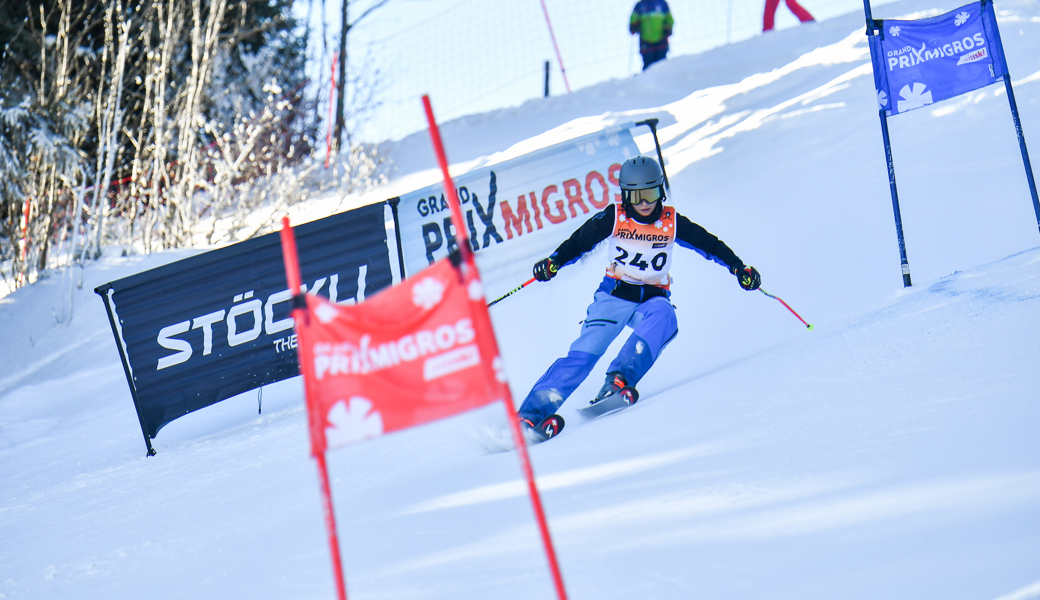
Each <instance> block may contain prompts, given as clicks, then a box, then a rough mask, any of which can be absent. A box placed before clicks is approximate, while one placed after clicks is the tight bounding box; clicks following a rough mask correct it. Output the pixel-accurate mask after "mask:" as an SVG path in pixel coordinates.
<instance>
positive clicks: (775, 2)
mask: <svg viewBox="0 0 1040 600" xmlns="http://www.w3.org/2000/svg"><path fill="white" fill-rule="evenodd" d="M784 1H785V2H786V3H787V8H789V9H791V12H793V13H794V16H796V17H798V20H799V21H801V22H802V23H805V22H806V21H815V20H816V19H814V18H813V16H812V15H811V14H809V11H807V10H805V9H804V8H802V5H801V4H798V0H784ZM779 6H780V0H766V14H765V16H764V17H762V31H763V32H765V31H772V30H773V19H774V18H775V17H776V9H777V8H778V7H779Z"/></svg>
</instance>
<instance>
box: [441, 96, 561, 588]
mask: <svg viewBox="0 0 1040 600" xmlns="http://www.w3.org/2000/svg"><path fill="white" fill-rule="evenodd" d="M423 107H424V108H425V109H426V120H427V122H429V124H430V140H431V141H432V142H433V149H434V152H435V153H436V154H437V163H438V164H439V165H440V167H441V173H443V174H444V195H445V196H447V198H448V204H449V205H450V206H451V214H452V221H454V225H455V231H456V232H457V233H458V235H457V239H456V244H457V245H458V247H459V251H460V252H462V255H463V256H467V255H468V258H467V259H466V260H470V261H472V260H473V257H472V254H473V253H472V250H470V246H469V242H468V241H467V240H466V229H465V226H464V225H463V223H464V221H463V220H462V208H461V205H460V204H459V198H458V195H457V194H456V193H455V183H454V182H453V181H452V180H451V174H450V173H449V172H448V157H447V155H446V154H445V153H444V144H443V143H442V142H441V132H440V128H438V127H437V121H436V119H434V117H433V106H432V105H431V104H430V97H429V96H423ZM474 266H475V265H474ZM481 318H482V320H485V321H486V322H487V323H488V325H490V322H491V321H490V316H489V315H488V312H487V307H484V308H483V315H481ZM506 393H507V396H506V397H505V398H503V399H502V402H503V404H504V405H505V407H506V420H507V421H509V423H510V425H511V426H512V431H513V440H514V442H515V443H516V452H517V457H518V458H519V459H520V468H521V470H522V471H523V472H524V477H525V478H526V479H527V489H528V491H530V496H531V504H532V505H533V506H534V514H535V518H536V519H537V521H538V530H539V531H540V532H541V534H542V543H543V544H544V545H545V556H546V558H547V559H548V560H549V570H550V571H551V572H552V578H553V585H554V586H555V587H556V596H557V598H559V600H567V591H566V590H565V589H564V587H563V576H562V575H560V566H559V564H557V562H556V551H555V550H554V549H553V543H552V537H551V536H550V535H549V525H548V523H547V522H546V520H545V512H544V511H543V510H542V499H541V497H540V496H539V495H538V486H537V485H535V481H534V471H533V470H532V469H531V461H530V459H529V458H528V456H527V445H526V444H525V443H524V436H523V433H522V432H521V431H520V422H519V421H518V420H517V418H516V415H514V414H513V401H512V398H510V397H509V396H508V389H507V390H506Z"/></svg>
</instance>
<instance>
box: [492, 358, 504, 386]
mask: <svg viewBox="0 0 1040 600" xmlns="http://www.w3.org/2000/svg"><path fill="white" fill-rule="evenodd" d="M491 367H492V368H493V369H495V379H496V380H498V382H499V383H505V382H506V380H507V379H508V377H507V376H506V363H505V361H504V360H502V357H501V356H496V357H495V360H493V361H491Z"/></svg>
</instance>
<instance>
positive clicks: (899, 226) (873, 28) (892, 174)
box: [863, 0, 1040, 287]
mask: <svg viewBox="0 0 1040 600" xmlns="http://www.w3.org/2000/svg"><path fill="white" fill-rule="evenodd" d="M863 11H864V14H865V15H866V18H867V37H870V36H873V35H875V34H876V32H877V29H878V24H877V22H875V21H874V17H873V16H872V15H871V12H870V0H863ZM878 115H879V116H880V117H881V137H882V139H883V140H884V142H885V162H886V164H887V165H888V187H889V189H890V190H891V192H892V213H893V214H894V215H895V219H896V240H897V241H898V243H899V267H900V270H901V271H902V272H903V287H910V286H911V285H912V283H911V281H910V262H909V261H907V259H906V240H905V239H904V238H903V217H902V215H901V214H900V212H899V191H898V190H897V189H896V166H895V162H894V161H893V160H892V144H891V142H890V141H889V137H888V115H887V114H886V111H885V109H884V108H880V109H879V110H878ZM1037 215H1038V219H1040V212H1038V213H1037Z"/></svg>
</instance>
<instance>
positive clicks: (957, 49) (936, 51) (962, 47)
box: [887, 31, 988, 71]
mask: <svg viewBox="0 0 1040 600" xmlns="http://www.w3.org/2000/svg"><path fill="white" fill-rule="evenodd" d="M985 45H986V38H985V36H983V35H982V32H981V31H980V32H978V33H976V34H975V35H973V36H971V37H965V38H964V39H962V40H955V41H953V42H950V43H949V44H943V45H942V46H937V47H935V48H933V49H928V47H927V44H924V43H922V44H921V48H920V49H917V48H914V47H911V46H905V47H903V48H900V49H898V50H889V51H888V53H887V56H888V70H889V71H894V70H895V69H896V68H900V69H905V68H907V67H914V66H917V65H919V64H921V63H924V62H928V61H930V60H933V59H936V58H943V57H947V56H950V57H952V56H956V55H958V54H960V53H962V52H966V51H969V50H972V49H974V48H976V47H980V46H985ZM980 52H981V53H982V55H981V56H977V57H975V55H976V54H979V53H980ZM969 56H971V57H974V58H972V59H971V60H965V57H964V56H962V57H961V59H960V61H959V62H958V63H957V64H958V65H962V64H965V63H968V62H975V61H977V60H981V59H983V58H985V57H986V56H988V53H986V49H985V48H981V49H980V50H978V51H976V52H974V53H972V54H971V55H969Z"/></svg>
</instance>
